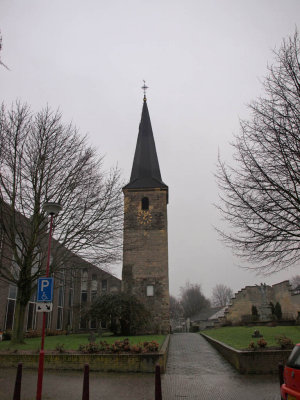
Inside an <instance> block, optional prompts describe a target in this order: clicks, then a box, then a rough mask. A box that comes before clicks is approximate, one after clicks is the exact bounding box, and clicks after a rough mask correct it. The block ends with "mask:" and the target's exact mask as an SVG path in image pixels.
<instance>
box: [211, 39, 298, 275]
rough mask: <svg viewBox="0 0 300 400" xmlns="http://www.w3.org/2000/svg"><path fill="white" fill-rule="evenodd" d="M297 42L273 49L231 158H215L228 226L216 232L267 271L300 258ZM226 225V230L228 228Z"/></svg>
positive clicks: (222, 204) (284, 265)
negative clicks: (259, 92) (260, 92)
mask: <svg viewBox="0 0 300 400" xmlns="http://www.w3.org/2000/svg"><path fill="white" fill-rule="evenodd" d="M299 55H300V41H299V35H298V32H296V33H295V34H294V35H293V36H292V37H288V38H287V39H285V40H283V42H282V45H281V47H280V48H279V49H278V50H274V56H275V62H274V64H273V65H271V66H269V67H268V75H267V77H266V78H265V80H264V82H263V88H264V95H263V96H261V97H259V98H258V99H257V100H255V101H253V102H252V103H251V104H250V105H249V109H250V111H251V117H250V119H248V120H244V121H241V123H240V133H239V134H238V135H237V136H236V138H235V142H234V143H233V148H234V163H233V164H232V165H228V164H226V163H225V162H223V161H222V160H221V158H219V163H218V173H217V180H218V184H219V188H220V190H221V195H220V198H221V204H220V206H219V209H220V210H221V212H222V215H223V216H224V218H225V220H226V221H228V222H229V224H230V226H231V228H232V230H229V229H228V231H226V232H225V231H222V232H220V234H221V235H222V238H223V239H224V240H225V242H226V243H227V244H228V245H229V246H231V247H232V249H233V250H234V252H235V253H236V254H237V255H238V256H240V257H244V258H246V259H247V260H249V261H250V262H252V263H254V264H255V266H254V267H253V268H255V269H256V270H259V271H261V272H263V273H272V272H276V271H278V270H280V269H283V268H285V267H287V266H289V265H291V264H294V263H295V262H297V261H298V260H299V257H300V246H299V243H300V229H299V221H300V173H299V172H300V140H299V136H300V60H299ZM231 228H230V229H231Z"/></svg>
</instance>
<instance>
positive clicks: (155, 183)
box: [124, 98, 168, 189]
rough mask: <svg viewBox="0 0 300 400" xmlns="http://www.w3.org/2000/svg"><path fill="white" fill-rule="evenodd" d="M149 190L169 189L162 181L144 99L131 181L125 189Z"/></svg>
mask: <svg viewBox="0 0 300 400" xmlns="http://www.w3.org/2000/svg"><path fill="white" fill-rule="evenodd" d="M147 188H149V189H150V188H161V189H168V186H167V185H166V184H165V183H164V182H163V181H162V179H161V175H160V169H159V163H158V158H157V154H156V147H155V142H154V137H153V132H152V126H151V121H150V116H149V111H148V106H147V101H146V98H144V104H143V110H142V117H141V122H140V126H139V134H138V138H137V143H136V149H135V154H134V160H133V165H132V170H131V176H130V181H129V183H128V184H127V185H126V186H124V189H147Z"/></svg>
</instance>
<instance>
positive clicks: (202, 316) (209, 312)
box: [191, 307, 220, 322]
mask: <svg viewBox="0 0 300 400" xmlns="http://www.w3.org/2000/svg"><path fill="white" fill-rule="evenodd" d="M218 311H220V307H214V308H207V309H205V310H203V311H200V312H198V313H197V314H195V315H193V316H192V317H191V321H192V322H200V321H207V320H208V319H210V317H211V316H213V315H215V314H216V313H217V312H218Z"/></svg>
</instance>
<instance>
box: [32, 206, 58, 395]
mask: <svg viewBox="0 0 300 400" xmlns="http://www.w3.org/2000/svg"><path fill="white" fill-rule="evenodd" d="M43 208H44V211H45V212H46V213H47V214H48V215H50V230H49V241H48V254H47V267H46V278H48V276H49V267H50V254H51V239H52V228H53V218H54V217H55V215H57V214H58V213H59V211H61V209H62V206H61V205H60V204H59V203H50V202H47V203H45V204H44V207H43ZM45 325H46V313H45V312H43V327H42V341H41V350H40V355H39V369H38V381H37V389H36V400H41V399H42V387H43V374H44V356H45V352H44V344H45Z"/></svg>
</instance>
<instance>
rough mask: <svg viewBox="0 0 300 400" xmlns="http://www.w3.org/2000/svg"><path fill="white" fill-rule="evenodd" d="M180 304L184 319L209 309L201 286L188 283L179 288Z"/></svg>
mask: <svg viewBox="0 0 300 400" xmlns="http://www.w3.org/2000/svg"><path fill="white" fill-rule="evenodd" d="M180 303H181V306H182V308H183V314H184V317H185V318H190V317H192V316H193V315H195V314H196V313H198V312H200V311H202V310H205V309H207V308H209V307H210V301H209V300H208V299H207V298H206V297H205V296H204V294H203V293H202V290H201V286H200V285H198V284H191V283H189V282H188V283H186V285H185V286H184V287H183V288H181V301H180Z"/></svg>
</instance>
